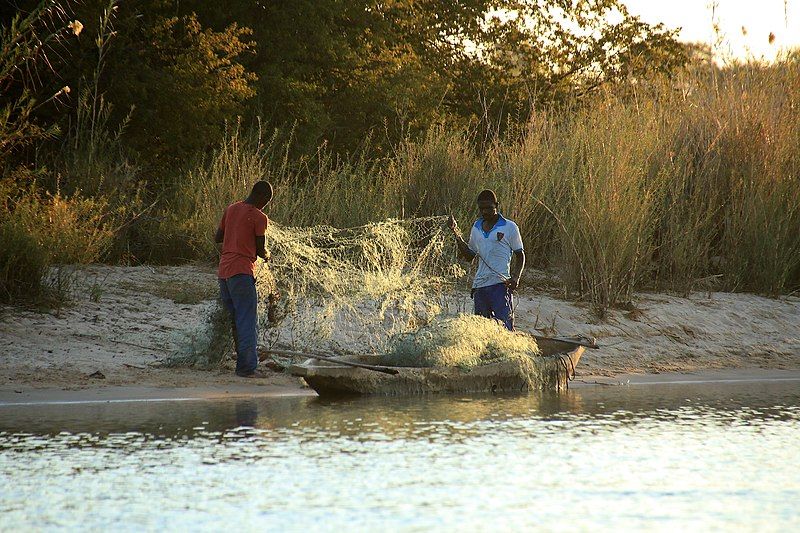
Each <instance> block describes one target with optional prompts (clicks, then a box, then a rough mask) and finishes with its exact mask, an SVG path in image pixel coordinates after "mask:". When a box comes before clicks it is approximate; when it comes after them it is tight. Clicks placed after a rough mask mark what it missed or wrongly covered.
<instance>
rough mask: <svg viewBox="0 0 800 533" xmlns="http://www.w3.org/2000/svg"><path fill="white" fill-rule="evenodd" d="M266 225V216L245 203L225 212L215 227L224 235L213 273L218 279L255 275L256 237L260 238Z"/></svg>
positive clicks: (231, 207)
mask: <svg viewBox="0 0 800 533" xmlns="http://www.w3.org/2000/svg"><path fill="white" fill-rule="evenodd" d="M267 222H268V220H267V215H265V214H264V213H263V212H262V211H261V210H260V209H258V208H256V207H255V206H252V205H250V204H247V203H245V202H236V203H235V204H231V205H229V206H228V207H227V208H226V209H225V212H224V213H223V214H222V220H221V221H220V223H219V228H220V229H221V230H222V231H223V232H224V238H223V240H222V256H221V257H220V258H219V270H218V272H217V276H218V277H219V278H220V279H228V278H229V277H231V276H235V275H236V274H248V275H250V276H253V275H254V274H255V263H256V237H261V236H263V235H264V232H265V231H266V230H267Z"/></svg>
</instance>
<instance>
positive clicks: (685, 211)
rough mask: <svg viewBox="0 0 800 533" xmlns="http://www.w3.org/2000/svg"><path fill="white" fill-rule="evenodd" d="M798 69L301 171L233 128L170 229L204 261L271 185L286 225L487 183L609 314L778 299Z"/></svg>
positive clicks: (281, 152) (445, 196) (796, 276)
mask: <svg viewBox="0 0 800 533" xmlns="http://www.w3.org/2000/svg"><path fill="white" fill-rule="evenodd" d="M799 98H800V65H799V64H798V62H797V61H796V60H795V59H787V60H785V61H784V62H782V63H779V64H776V65H773V66H762V65H740V66H737V67H735V68H731V69H727V70H724V71H719V70H712V69H707V70H704V71H695V72H690V73H683V74H682V75H680V76H677V77H673V78H671V79H661V80H654V81H649V82H642V83H640V84H638V85H633V86H630V87H628V88H627V89H626V90H625V91H619V90H617V91H611V90H608V91H604V92H601V93H599V94H597V95H596V96H595V97H593V98H592V99H591V100H590V101H584V102H581V103H580V105H578V104H575V105H573V106H569V107H562V108H553V109H548V110H542V111H539V112H537V113H536V114H534V115H533V116H532V117H531V118H530V121H529V123H528V124H527V125H526V127H524V128H521V129H520V130H519V131H517V133H516V134H515V135H511V136H507V137H505V138H502V139H496V140H495V141H494V142H491V143H489V144H488V145H486V144H480V143H477V142H474V139H473V136H472V134H471V132H470V131H463V130H452V129H446V128H443V127H432V128H431V129H430V130H429V131H428V132H427V134H426V135H425V136H423V137H422V138H421V139H406V140H404V141H403V142H401V143H400V144H399V145H398V146H396V147H395V150H394V153H393V154H392V155H390V156H389V157H386V158H385V159H381V160H371V159H369V158H367V157H366V155H365V154H366V153H367V152H366V151H365V152H361V153H357V154H353V155H351V156H348V157H335V156H333V155H331V154H330V152H328V151H327V150H326V149H325V147H324V146H322V147H321V148H320V150H319V151H318V153H317V154H316V155H315V156H313V157H309V158H306V159H303V160H300V161H290V160H289V159H288V158H287V157H286V155H285V154H286V153H288V147H287V146H284V145H282V144H281V143H275V142H267V143H263V142H261V140H260V137H259V136H254V137H247V136H245V135H244V134H242V133H240V132H238V131H237V132H234V133H233V134H232V135H231V136H229V137H228V138H227V139H226V140H225V142H224V143H223V144H222V145H221V146H220V147H219V149H218V150H217V151H216V152H215V153H214V154H213V155H212V156H211V157H210V159H209V160H207V161H206V162H205V163H204V164H203V165H201V166H199V167H198V168H197V169H195V170H193V171H192V172H190V173H189V174H188V176H187V179H186V180H185V182H184V183H183V184H182V191H184V194H183V195H177V196H176V201H175V203H174V206H175V209H174V210H173V211H174V213H175V214H174V221H175V224H176V225H179V226H181V227H183V228H184V229H185V232H186V239H187V240H188V241H190V242H192V243H193V244H192V246H194V247H196V250H201V251H202V253H203V254H204V255H208V254H209V253H210V251H211V250H212V248H211V245H210V237H211V234H212V232H213V230H214V228H215V226H216V224H217V222H218V218H219V216H220V214H221V212H222V209H223V208H224V207H225V205H226V204H227V203H229V202H230V201H233V200H235V199H239V198H243V197H244V196H245V195H246V194H247V192H248V190H249V187H250V186H251V185H252V183H253V182H254V181H255V180H257V179H261V178H267V179H270V180H271V181H272V182H273V183H274V184H275V185H276V191H277V194H276V198H275V200H274V202H273V204H272V205H271V206H270V207H269V210H270V215H271V217H272V218H274V219H276V220H277V221H279V222H281V223H284V224H288V225H308V224H331V225H338V226H348V225H349V226H352V225H358V224H363V223H366V222H369V221H374V220H379V219H383V218H386V217H411V216H424V215H431V214H442V213H445V212H453V213H454V214H456V215H457V217H458V218H459V220H461V221H462V227H463V228H466V227H468V224H469V223H470V222H471V221H472V218H473V217H474V216H475V212H474V198H475V195H476V194H477V192H478V191H479V190H480V189H482V188H485V187H491V188H494V189H495V190H496V191H497V192H498V194H499V196H500V199H501V211H502V212H503V213H504V214H506V215H507V216H510V217H511V218H513V219H514V220H516V221H517V222H518V223H519V225H520V227H521V229H522V231H523V238H524V241H525V243H526V249H527V251H528V257H529V260H530V262H531V263H532V264H533V265H537V266H540V267H550V268H556V269H558V270H559V271H560V272H561V274H562V278H563V279H564V282H565V284H566V285H567V286H568V287H569V288H570V289H571V290H572V291H574V293H575V294H576V295H578V296H580V297H583V298H585V299H587V300H588V301H589V302H591V303H592V304H593V305H594V306H595V308H596V309H597V311H598V312H599V313H602V312H604V311H605V309H607V308H608V307H610V306H613V305H617V304H624V303H627V302H629V301H630V299H631V297H632V294H633V292H634V291H635V290H641V289H668V290H676V291H690V290H692V289H696V288H701V287H702V288H704V289H708V288H714V287H716V288H720V289H727V290H747V291H756V292H762V293H767V294H778V293H785V292H791V291H793V290H795V289H797V288H798V287H800V175H799V173H798V170H799V169H800V102H798V99H799Z"/></svg>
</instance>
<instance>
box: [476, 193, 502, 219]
mask: <svg viewBox="0 0 800 533" xmlns="http://www.w3.org/2000/svg"><path fill="white" fill-rule="evenodd" d="M497 206H498V204H497V195H496V194H495V193H494V191H493V190H491V189H484V190H482V191H481V192H480V194H478V211H479V212H480V214H481V216H482V217H483V218H492V217H494V216H495V215H496V214H497Z"/></svg>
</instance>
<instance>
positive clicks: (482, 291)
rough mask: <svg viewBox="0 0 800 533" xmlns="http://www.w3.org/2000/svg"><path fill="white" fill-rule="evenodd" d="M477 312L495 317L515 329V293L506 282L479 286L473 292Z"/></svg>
mask: <svg viewBox="0 0 800 533" xmlns="http://www.w3.org/2000/svg"><path fill="white" fill-rule="evenodd" d="M472 298H473V299H474V301H475V314H476V315H480V316H485V317H486V318H495V319H497V320H499V321H500V322H502V323H503V324H504V325H505V326H506V328H508V329H509V331H514V295H513V293H512V292H511V291H510V290H509V289H508V287H506V284H505V283H496V284H495V285H489V286H488V287H479V288H477V289H475V291H474V292H473V294H472Z"/></svg>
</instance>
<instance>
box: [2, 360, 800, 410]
mask: <svg viewBox="0 0 800 533" xmlns="http://www.w3.org/2000/svg"><path fill="white" fill-rule="evenodd" d="M785 382H797V383H798V384H800V370H769V369H761V368H751V369H745V368H739V369H719V370H705V371H699V372H693V373H680V372H669V373H664V374H620V375H617V376H615V377H613V378H610V377H606V376H582V375H578V376H576V378H575V380H574V381H572V382H570V385H569V387H570V389H577V390H587V389H592V388H601V387H602V388H604V387H618V388H624V387H642V386H644V387H658V386H663V385H673V386H674V385H734V384H737V383H742V384H743V383H756V384H770V383H785ZM18 390H19V389H18ZM298 396H299V397H304V396H306V397H316V396H317V394H316V393H315V392H314V391H313V390H311V389H310V388H308V387H307V386H305V385H302V384H299V383H297V384H278V383H269V384H257V383H254V384H248V383H238V384H236V383H234V384H227V385H224V386H209V385H205V386H200V387H172V388H165V387H147V386H110V387H100V388H88V389H81V390H64V389H60V388H53V387H49V388H31V389H27V390H22V392H15V391H12V390H9V389H7V388H2V389H0V409H2V408H6V407H23V406H46V405H54V406H55V405H92V404H109V403H138V402H143V403H161V402H188V401H219V400H234V399H243V398H247V399H263V398H284V397H298Z"/></svg>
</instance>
